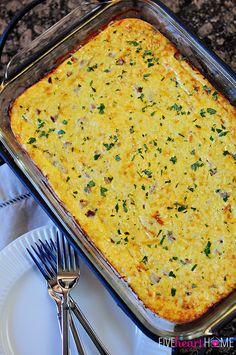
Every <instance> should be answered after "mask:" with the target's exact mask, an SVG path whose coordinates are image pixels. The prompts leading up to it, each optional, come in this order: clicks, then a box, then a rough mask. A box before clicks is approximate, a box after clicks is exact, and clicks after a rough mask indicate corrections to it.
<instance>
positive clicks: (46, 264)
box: [28, 239, 110, 355]
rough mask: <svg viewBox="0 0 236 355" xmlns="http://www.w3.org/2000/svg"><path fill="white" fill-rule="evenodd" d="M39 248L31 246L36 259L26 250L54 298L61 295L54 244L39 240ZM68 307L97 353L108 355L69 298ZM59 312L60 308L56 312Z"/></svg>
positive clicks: (79, 310) (76, 306)
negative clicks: (50, 275) (49, 274)
mask: <svg viewBox="0 0 236 355" xmlns="http://www.w3.org/2000/svg"><path fill="white" fill-rule="evenodd" d="M39 243H40V246H38V245H37V249H38V250H35V248H34V247H33V246H32V248H33V250H34V253H35V254H36V256H37V258H36V257H34V255H32V253H31V252H30V251H29V250H28V252H29V253H30V254H31V257H32V258H33V260H34V262H35V264H36V266H37V267H38V268H39V270H40V271H41V273H42V274H43V276H44V277H45V279H46V280H47V282H48V285H49V287H48V289H52V291H53V292H54V294H55V295H56V296H58V294H59V295H61V292H62V291H61V289H60V288H59V287H58V284H57V278H56V273H57V248H56V244H55V243H54V241H53V240H52V239H50V241H49V242H48V241H47V240H46V241H44V242H43V241H42V240H39ZM45 268H46V269H47V270H48V271H47V274H48V273H50V272H52V273H53V276H52V277H49V278H48V276H47V277H46V275H45V271H44V269H45ZM70 306H71V310H72V311H73V313H74V315H75V316H76V317H77V319H78V320H79V322H80V324H81V325H82V326H83V328H84V329H85V331H86V332H87V334H88V335H89V337H90V338H91V340H92V342H93V343H94V345H95V346H96V348H97V349H98V351H99V353H100V354H101V355H110V353H109V351H108V350H107V349H106V347H105V345H104V344H103V343H102V341H101V339H100V338H99V337H98V335H97V334H96V333H95V331H94V330H93V328H92V326H91V325H90V323H89V321H88V320H87V318H86V317H85V315H84V314H83V312H82V311H81V309H80V308H79V306H78V305H77V303H76V302H75V301H74V300H73V298H72V297H71V296H70ZM59 310H60V306H59V309H58V311H59Z"/></svg>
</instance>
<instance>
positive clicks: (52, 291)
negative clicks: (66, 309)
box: [27, 240, 85, 355]
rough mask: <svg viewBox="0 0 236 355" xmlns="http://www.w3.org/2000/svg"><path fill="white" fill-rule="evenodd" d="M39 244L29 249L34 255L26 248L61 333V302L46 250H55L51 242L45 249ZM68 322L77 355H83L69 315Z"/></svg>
mask: <svg viewBox="0 0 236 355" xmlns="http://www.w3.org/2000/svg"><path fill="white" fill-rule="evenodd" d="M39 242H40V246H39V245H38V244H37V243H35V246H32V245H31V248H32V250H33V252H34V253H32V252H31V251H30V250H29V249H28V248H27V251H28V253H29V254H30V256H31V258H32V259H33V261H34V263H35V264H36V266H37V267H38V269H39V271H40V272H41V273H42V275H43V277H44V278H45V280H46V281H47V286H48V294H49V296H50V297H51V298H52V299H53V300H54V301H55V303H56V307H57V319H58V324H59V329H60V332H61V331H62V330H61V326H62V324H61V303H62V302H61V297H60V295H59V293H58V292H57V291H58V290H59V287H58V285H57V277H56V273H55V269H54V267H53V265H51V263H50V262H49V261H50V257H49V255H48V254H47V248H48V247H51V248H55V245H54V243H52V242H51V245H49V244H48V242H47V241H46V242H45V243H47V247H46V245H44V243H43V242H42V241H41V240H39ZM36 247H37V249H36ZM34 254H35V255H34ZM37 258H38V259H39V260H40V261H39V260H38V259H37ZM69 321H70V329H71V332H72V336H73V339H74V342H75V345H76V348H77V351H78V354H80V355H85V351H84V348H83V345H82V343H81V341H80V338H79V335H78V331H77V329H76V326H75V323H74V320H73V318H72V316H71V315H70V317H69Z"/></svg>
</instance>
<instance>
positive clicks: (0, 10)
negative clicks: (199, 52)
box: [0, 0, 236, 355]
mask: <svg viewBox="0 0 236 355" xmlns="http://www.w3.org/2000/svg"><path fill="white" fill-rule="evenodd" d="M92 1H93V2H94V1H95V0H92ZM162 2H163V3H164V4H165V5H167V6H168V7H169V8H170V9H171V10H172V11H173V12H174V13H175V14H176V15H177V16H178V17H179V19H180V20H181V21H182V22H183V23H184V24H185V25H187V27H189V28H190V29H191V30H192V31H193V32H194V33H195V34H196V35H198V36H199V37H200V38H201V39H202V40H203V41H204V42H205V44H206V45H207V46H208V47H209V48H211V49H212V50H213V51H214V52H215V53H216V54H217V55H218V56H219V57H220V58H221V59H223V60H224V61H225V62H226V63H227V65H228V66H229V67H231V69H233V70H234V71H236V1H235V0H163V1H162ZM28 3H30V1H29V0H0V33H2V31H3V30H4V28H5V27H6V25H7V24H8V23H9V21H10V19H11V18H12V17H13V16H14V14H15V13H16V12H17V11H19V10H20V9H21V8H22V6H23V5H25V4H28ZM88 3H89V1H86V0H54V1H53V0H47V1H43V4H41V5H39V6H37V7H36V8H35V9H34V10H32V11H31V12H30V13H29V14H28V15H26V16H25V17H24V19H23V20H22V21H21V22H20V23H19V24H18V25H17V27H16V29H15V30H14V32H13V34H12V35H11V36H10V37H9V40H8V42H7V44H6V47H5V50H4V52H3V55H2V58H1V63H0V76H1V75H2V73H3V70H4V68H5V66H6V63H7V62H8V61H9V59H10V58H11V57H12V56H13V55H14V54H15V53H17V51H18V50H19V48H22V47H24V46H25V45H26V44H27V43H29V42H30V41H31V40H32V39H34V38H35V37H37V36H38V35H40V34H41V33H42V32H44V31H45V30H46V29H47V28H49V27H50V26H52V25H53V24H54V23H56V22H57V21H58V20H60V19H61V18H62V17H63V16H65V15H66V14H67V13H69V12H70V11H71V10H73V9H74V8H75V7H77V6H78V5H79V6H80V7H81V15H82V14H84V13H85V12H86V11H87V10H88V8H91V7H92V5H91V4H90V5H88ZM0 164H1V160H0ZM219 335H220V336H231V337H232V336H235V335H236V319H235V320H233V321H232V322H230V323H229V324H228V325H227V326H225V327H224V328H222V330H221V331H220V334H219ZM178 353H179V354H192V355H193V354H194V355H195V354H212V355H217V354H230V355H233V354H236V352H235V350H233V349H223V348H222V349H220V348H219V349H216V348H215V349H205V350H203V349H201V350H190V349H186V350H184V349H181V350H178ZM157 355H158V354H157Z"/></svg>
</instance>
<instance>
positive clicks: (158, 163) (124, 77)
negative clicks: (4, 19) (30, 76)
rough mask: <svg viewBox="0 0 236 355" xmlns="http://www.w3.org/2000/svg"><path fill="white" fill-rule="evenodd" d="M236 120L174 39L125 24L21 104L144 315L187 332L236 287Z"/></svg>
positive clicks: (43, 153)
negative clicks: (184, 326) (145, 309)
mask: <svg viewBox="0 0 236 355" xmlns="http://www.w3.org/2000/svg"><path fill="white" fill-rule="evenodd" d="M101 48H103V51H101ZM235 116H236V109H235V108H234V107H233V106H231V105H230V103H229V102H228V101H227V99H226V98H225V97H224V96H223V95H222V94H220V93H218V92H217V91H216V90H215V89H214V88H213V87H212V85H211V84H210V83H209V82H208V81H207V80H206V79H205V78H204V77H203V76H202V75H201V73H200V72H199V71H198V70H197V69H196V68H194V67H192V66H191V65H190V64H189V63H188V62H187V61H186V60H183V58H182V57H181V55H180V54H179V53H178V52H177V49H176V48H175V46H174V45H173V44H171V43H170V42H169V41H168V40H167V39H166V38H165V37H164V36H163V35H161V34H160V33H159V32H158V31H156V30H155V29H153V28H152V27H151V26H150V25H149V24H147V23H145V22H143V21H141V20H138V19H125V20H121V21H118V22H115V23H113V24H112V25H111V26H109V27H108V28H107V29H105V30H104V31H102V32H101V33H100V34H99V35H98V36H96V37H95V38H93V39H92V40H90V41H89V42H88V43H87V44H86V45H85V46H83V47H82V48H81V49H80V50H79V51H78V52H76V53H74V54H73V55H72V56H71V57H70V58H68V59H67V60H66V61H65V62H64V63H62V64H61V65H60V66H59V67H58V68H57V69H55V70H54V71H53V72H51V73H50V74H48V75H47V76H46V77H45V78H43V79H42V80H40V81H39V82H38V83H37V84H35V85H34V86H32V87H30V88H29V89H27V90H26V91H25V92H24V93H23V94H22V95H20V96H19V97H18V98H17V99H16V101H15V103H14V105H13V107H12V110H11V127H12V130H13V132H14V134H15V136H16V138H17V140H18V141H19V142H20V143H21V144H22V146H23V148H24V149H25V150H26V151H27V153H28V154H29V156H30V157H31V158H32V159H33V161H34V163H35V164H36V166H37V167H38V168H39V169H40V170H41V171H42V172H43V174H44V175H45V176H46V177H47V179H48V181H49V184H50V186H51V188H52V190H53V191H54V192H55V193H56V195H57V196H58V199H59V200H61V203H62V206H64V208H65V209H66V210H67V211H68V212H69V213H70V214H71V215H73V216H74V219H75V220H76V221H77V222H78V224H79V225H80V227H81V229H82V230H83V231H85V233H86V235H87V236H88V238H89V239H91V241H92V243H94V244H95V245H96V247H97V248H98V249H99V250H100V251H101V253H102V254H103V255H104V256H105V258H106V259H107V260H108V261H109V263H110V264H111V265H112V266H113V267H114V269H115V270H117V272H118V273H119V274H120V276H121V277H122V278H123V279H124V280H125V281H126V282H127V283H128V284H129V286H130V287H131V288H132V290H133V291H134V292H135V293H136V294H137V295H138V297H139V298H140V299H141V300H142V301H143V303H144V304H145V306H146V307H148V308H149V309H150V310H152V311H153V312H154V313H156V314H158V315H159V316H161V317H163V318H166V319H168V320H171V321H173V322H177V323H185V322H190V321H193V320H194V319H197V318H199V317H200V316H201V315H203V314H204V313H206V312H207V311H208V310H209V309H210V308H211V307H212V306H213V305H215V304H216V303H218V302H219V301H220V300H221V299H223V298H224V297H226V296H227V295H228V294H229V293H231V292H232V291H233V290H234V289H235V285H236V274H235V273H236V272H235V270H236V268H235V266H236V265H235V253H234V250H235V249H234V248H232V245H233V243H234V240H233V238H234V236H235V234H236V230H235V222H236V206H235V200H236V197H235V180H236V179H235V158H236V155H235V153H236V147H235V140H236V139H235V138H236V135H235V121H234V120H235ZM216 275H217V277H216Z"/></svg>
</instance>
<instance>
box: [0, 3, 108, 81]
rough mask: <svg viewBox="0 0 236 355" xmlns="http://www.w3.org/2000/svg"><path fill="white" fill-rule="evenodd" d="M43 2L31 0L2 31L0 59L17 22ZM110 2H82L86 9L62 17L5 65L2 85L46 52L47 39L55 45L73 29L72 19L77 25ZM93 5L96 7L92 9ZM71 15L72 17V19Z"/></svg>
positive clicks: (78, 9)
mask: <svg viewBox="0 0 236 355" xmlns="http://www.w3.org/2000/svg"><path fill="white" fill-rule="evenodd" d="M43 2H45V0H33V1H32V2H31V3H29V4H27V5H25V6H24V7H23V8H22V9H21V10H20V11H19V12H17V13H16V14H15V16H14V17H13V18H12V20H11V21H10V23H9V25H8V26H7V27H6V29H5V30H4V32H3V34H2V36H1V37H0V58H1V56H2V52H3V49H4V46H5V44H6V41H7V39H8V37H9V35H10V34H11V33H12V31H13V30H14V28H15V27H16V25H17V24H18V22H19V21H20V20H21V19H22V18H23V17H24V16H25V15H26V14H27V13H28V12H29V11H30V10H32V9H33V8H34V7H35V6H37V5H40V4H42V3H43ZM109 2H112V0H92V1H89V0H84V1H83V4H85V5H86V7H87V9H86V11H85V10H82V8H81V6H78V7H77V8H75V9H74V10H73V11H72V12H71V13H69V14H68V15H66V16H65V17H63V18H62V19H61V20H60V21H58V22H57V23H56V24H54V25H53V26H52V27H50V28H49V29H48V30H46V31H45V32H44V33H43V34H41V35H40V36H38V37H37V38H36V39H34V40H33V41H32V42H31V43H30V44H28V45H27V46H26V47H25V48H23V49H22V50H20V51H19V52H18V53H17V54H16V55H15V56H14V57H13V58H12V59H11V60H10V61H9V62H8V64H7V66H6V70H5V73H4V76H3V82H2V85H4V84H6V83H7V82H8V81H10V80H11V79H12V78H13V77H14V76H15V75H17V74H18V73H19V72H20V71H21V70H22V69H24V68H25V67H27V66H28V65H30V64H31V63H32V62H33V61H34V60H35V59H36V58H38V57H39V56H41V55H42V54H43V52H44V53H45V52H46V50H47V43H48V40H49V38H50V39H51V38H52V37H53V38H54V39H55V41H54V42H55V44H56V43H58V41H59V40H60V38H63V36H65V32H66V28H70V30H71V29H72V28H73V19H74V21H75V22H76V24H77V23H78V19H79V20H82V19H84V18H85V17H86V13H88V12H89V13H90V14H91V12H93V11H94V12H95V11H96V10H97V9H98V8H100V7H102V6H104V5H105V4H107V3H109ZM94 5H97V6H95V7H94ZM71 14H73V15H74V16H73V17H72V16H71Z"/></svg>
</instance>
